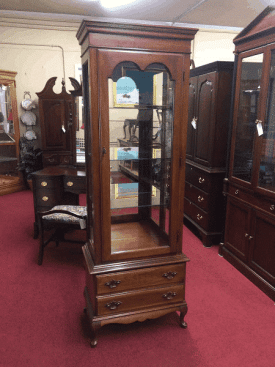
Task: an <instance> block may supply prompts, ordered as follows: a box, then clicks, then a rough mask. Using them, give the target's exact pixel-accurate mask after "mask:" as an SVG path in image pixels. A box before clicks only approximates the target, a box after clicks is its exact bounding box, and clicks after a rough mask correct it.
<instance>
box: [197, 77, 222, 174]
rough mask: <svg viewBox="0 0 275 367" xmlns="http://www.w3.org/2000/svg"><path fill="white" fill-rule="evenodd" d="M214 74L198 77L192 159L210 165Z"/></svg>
mask: <svg viewBox="0 0 275 367" xmlns="http://www.w3.org/2000/svg"><path fill="white" fill-rule="evenodd" d="M216 74H217V73H215V72H214V73H209V74H204V75H200V76H199V77H198V92H197V94H198V97H197V124H196V143H195V152H194V161H195V162H197V163H199V164H202V165H204V166H208V167H210V166H211V162H210V160H211V151H212V149H211V147H212V145H213V138H214V133H213V132H214V128H215V104H216V103H215V100H216V98H215V88H216Z"/></svg>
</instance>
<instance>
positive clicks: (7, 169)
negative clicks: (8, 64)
mask: <svg viewBox="0 0 275 367" xmlns="http://www.w3.org/2000/svg"><path fill="white" fill-rule="evenodd" d="M14 135H15V131H14V122H13V114H12V101H11V91H10V87H9V86H8V85H4V84H0V175H3V176H4V175H5V176H6V179H8V178H9V177H11V176H18V170H17V157H16V146H15V139H14ZM8 176H9V177H8Z"/></svg>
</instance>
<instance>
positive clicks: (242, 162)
mask: <svg viewBox="0 0 275 367" xmlns="http://www.w3.org/2000/svg"><path fill="white" fill-rule="evenodd" d="M234 43H235V47H236V51H235V52H236V61H235V62H236V86H235V101H234V110H233V132H232V145H231V156H230V167H229V175H228V179H225V192H226V194H227V213H226V227H225V238H224V243H223V244H222V245H221V248H220V254H221V255H223V256H224V258H225V259H227V260H228V261H229V262H230V263H231V264H233V265H234V266H235V267H236V268H237V269H239V270H240V271H241V272H242V273H243V274H244V275H245V276H246V277H248V278H249V279H250V280H251V281H252V282H253V283H255V284H256V285H257V286H258V287H259V288H260V289H261V290H262V291H264V292H265V293H266V294H267V295H268V296H269V297H270V298H272V299H273V300H275V288H274V287H275V83H274V79H275V9H274V8H271V7H268V8H266V9H265V10H264V11H263V12H262V13H261V14H260V15H259V16H258V17H257V18H256V19H255V20H254V21H253V22H252V23H251V24H249V25H248V26H247V27H246V28H245V29H244V30H243V31H242V32H241V33H240V34H239V35H238V36H237V37H236V38H235V39H234Z"/></svg>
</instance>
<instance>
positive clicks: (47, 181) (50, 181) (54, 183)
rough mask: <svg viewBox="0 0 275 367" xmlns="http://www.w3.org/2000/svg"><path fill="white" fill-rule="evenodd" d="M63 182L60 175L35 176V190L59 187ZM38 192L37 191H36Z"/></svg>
mask: <svg viewBox="0 0 275 367" xmlns="http://www.w3.org/2000/svg"><path fill="white" fill-rule="evenodd" d="M62 184H63V180H62V177H60V176H51V177H48V176H38V177H35V186H36V189H37V190H41V189H42V190H44V189H52V188H58V187H61V186H62ZM38 192H39V191H38Z"/></svg>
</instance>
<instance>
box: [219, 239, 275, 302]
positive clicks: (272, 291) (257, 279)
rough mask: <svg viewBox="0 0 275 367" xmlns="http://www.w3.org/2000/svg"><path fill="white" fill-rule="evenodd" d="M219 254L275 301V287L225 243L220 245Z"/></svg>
mask: <svg viewBox="0 0 275 367" xmlns="http://www.w3.org/2000/svg"><path fill="white" fill-rule="evenodd" d="M219 254H220V256H223V257H224V258H225V260H227V261H228V262H229V263H230V264H231V265H233V266H234V267H235V268H236V269H237V270H239V271H240V272H241V273H242V274H243V275H244V276H245V277H246V278H247V279H249V280H250V281H251V282H252V283H253V284H255V285H256V286H257V287H258V288H259V289H260V290H261V291H262V292H264V293H265V294H266V295H267V296H268V297H269V298H271V299H272V300H273V301H274V302H275V288H274V287H273V286H272V285H271V284H270V283H268V282H267V281H266V280H265V279H264V278H262V277H261V276H260V275H259V274H257V273H256V272H255V271H254V270H253V269H251V268H250V267H249V266H247V265H246V264H245V263H243V262H242V261H241V260H240V259H238V258H237V257H236V256H235V255H233V254H232V253H231V252H230V251H229V250H228V249H227V248H226V247H225V246H224V245H222V246H221V247H220V251H219Z"/></svg>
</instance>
